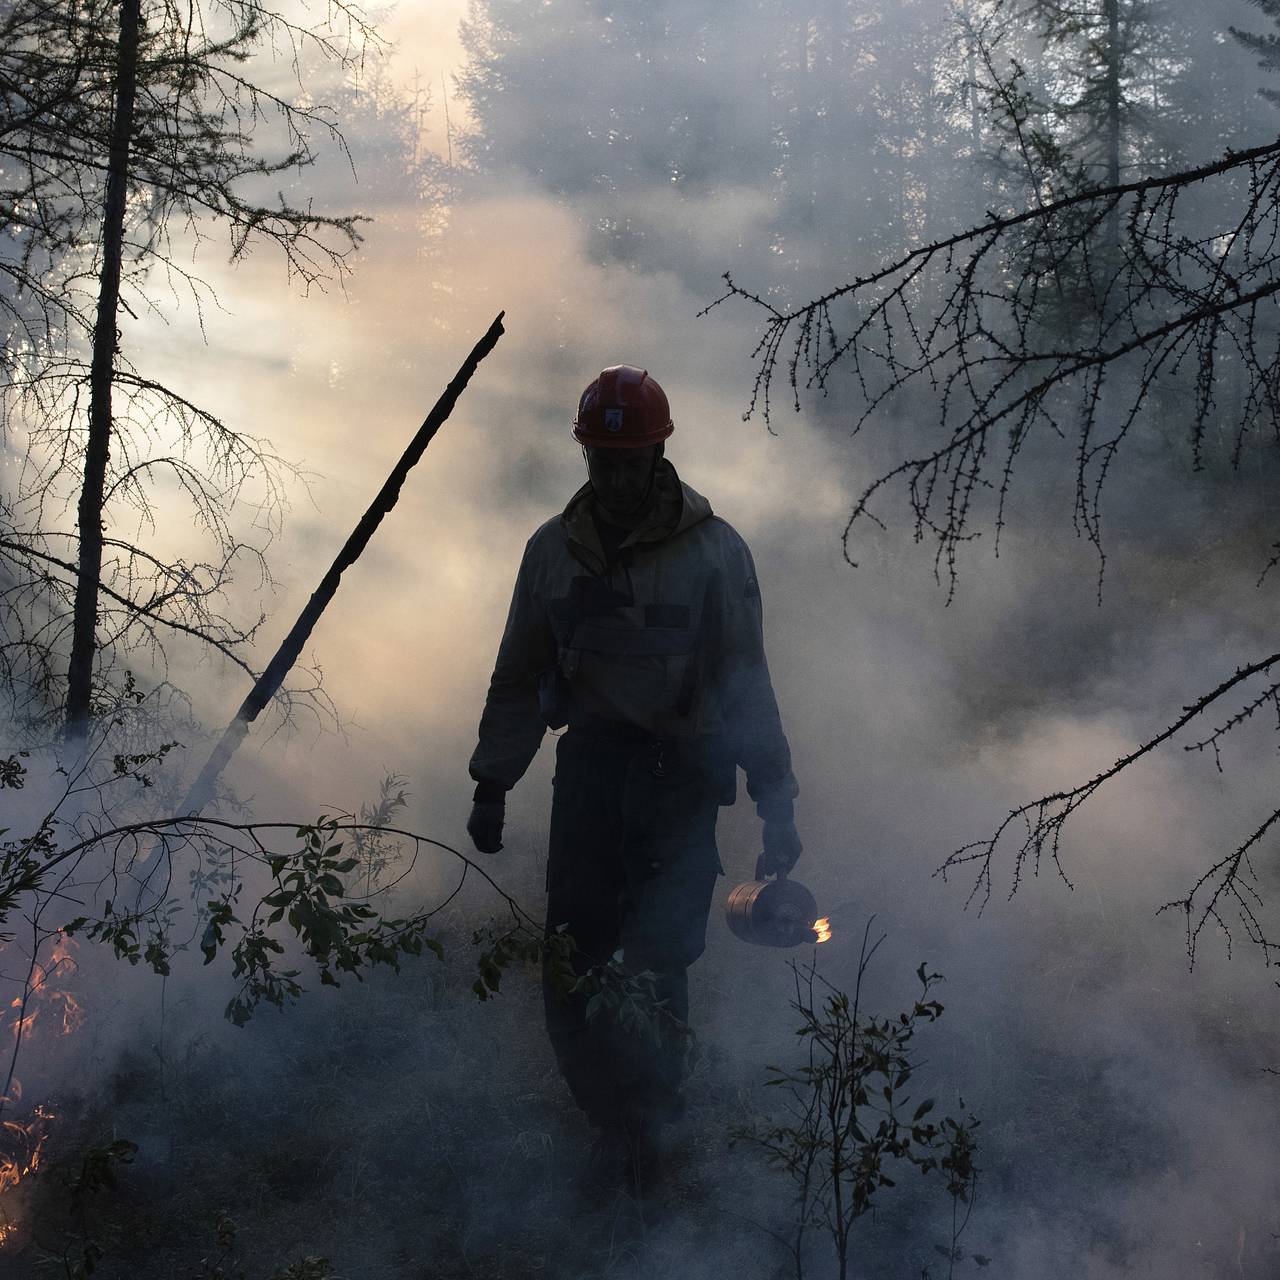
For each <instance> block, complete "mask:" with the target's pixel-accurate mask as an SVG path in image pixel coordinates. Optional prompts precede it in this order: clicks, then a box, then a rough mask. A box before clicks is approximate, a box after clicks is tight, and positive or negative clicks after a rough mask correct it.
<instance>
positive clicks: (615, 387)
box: [573, 364, 675, 449]
mask: <svg viewBox="0 0 1280 1280" xmlns="http://www.w3.org/2000/svg"><path fill="white" fill-rule="evenodd" d="M674 430H675V424H674V423H673V422H672V421H671V408H670V406H669V405H668V404H667V397H666V393H665V392H664V391H663V390H662V388H661V387H660V386H658V384H657V383H656V382H654V380H653V379H652V378H651V377H649V375H648V374H647V373H646V372H645V371H644V370H643V369H637V368H636V367H635V366H634V365H629V364H615V365H613V366H612V367H611V368H608V369H606V370H605V371H604V372H603V373H602V374H601V375H600V376H599V377H598V378H597V379H596V380H595V381H594V382H592V383H591V385H590V386H588V387H587V389H586V390H585V391H584V392H583V393H582V399H581V400H579V401H578V416H577V417H576V418H574V420H573V438H574V439H575V440H576V441H577V442H578V443H579V444H590V445H596V446H597V447H603V448H606V449H640V448H643V447H644V446H645V445H650V444H657V443H658V441H660V440H665V439H666V438H667V437H668V436H669V435H670V434H671V433H672V432H673V431H674Z"/></svg>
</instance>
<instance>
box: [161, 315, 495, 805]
mask: <svg viewBox="0 0 1280 1280" xmlns="http://www.w3.org/2000/svg"><path fill="white" fill-rule="evenodd" d="M505 314H506V313H505V312H499V313H498V317H497V319H496V320H494V322H493V323H492V324H491V325H490V326H489V330H488V332H487V333H486V334H485V335H484V337H483V338H481V339H480V341H479V342H477V343H476V345H475V346H474V347H473V348H472V350H471V354H470V355H469V356H468V357H467V358H466V360H464V361H463V363H462V367H461V368H460V369H459V370H458V372H457V374H456V375H455V376H454V379H453V381H452V382H450V383H449V385H448V386H447V387H446V388H445V390H444V393H443V394H442V395H441V397H440V399H439V400H437V401H436V403H435V407H434V408H433V409H432V410H431V412H430V413H429V414H427V417H426V421H424V422H423V424H422V426H421V427H419V429H418V433H417V435H415V436H414V438H413V440H412V441H411V442H410V444H409V447H408V448H407V449H406V450H405V451H404V454H403V455H402V456H401V458H400V461H399V462H397V463H396V465H395V468H394V469H393V470H392V472H391V474H390V475H389V476H388V477H387V479H386V483H385V484H383V486H382V488H381V489H380V490H379V491H378V496H377V497H376V498H374V500H373V502H372V503H370V505H369V509H368V510H367V511H366V512H365V513H364V515H363V516H362V517H361V519H360V523H359V524H357V525H356V527H355V529H354V530H353V531H352V533H351V536H350V537H349V538H348V539H347V541H346V544H345V545H344V546H343V548H342V550H341V551H339V552H338V555H337V558H336V559H335V560H334V562H333V564H331V565H330V566H329V571H328V572H327V573H326V574H325V575H324V577H323V578H322V579H321V580H320V585H319V586H318V587H317V588H316V589H315V591H314V592H313V593H312V596H311V599H310V600H308V601H307V604H306V607H305V608H304V609H303V610H302V612H301V613H300V614H299V615H298V620H297V621H296V622H295V623H294V624H293V628H292V629H291V630H290V632H289V634H288V635H287V636H286V637H285V638H284V641H283V643H282V644H281V645H280V648H279V649H277V650H276V653H275V657H273V658H272V659H271V661H270V662H269V663H268V664H267V669H266V670H265V671H264V672H263V673H262V675H261V676H260V677H259V678H258V682H257V683H256V684H255V685H254V686H253V688H252V689H251V690H250V691H249V695H248V697H246V698H245V700H244V702H243V703H241V705H240V710H239V711H237V712H236V714H235V718H234V719H233V720H232V721H231V723H230V724H229V725H227V728H226V731H225V732H224V733H223V735H222V738H221V739H220V740H219V742H218V745H217V746H216V747H214V749H213V753H212V754H211V755H210V756H209V759H208V761H207V762H206V764H205V766H204V768H203V769H202V770H201V771H200V776H199V777H198V778H197V779H196V780H195V782H194V783H193V784H192V787H191V790H190V791H189V792H188V793H187V798H186V800H184V801H183V803H182V805H181V806H180V807H179V809H178V813H179V814H182V815H188V814H198V813H199V812H200V811H201V809H203V808H204V806H205V805H206V804H208V803H209V801H210V800H211V799H212V798H213V788H214V784H215V783H216V781H217V779H218V775H219V774H220V773H221V772H222V770H223V769H224V768H225V767H226V765H227V762H228V761H229V760H230V759H231V757H232V756H233V755H234V754H235V751H236V748H237V747H238V746H239V745H240V743H241V741H242V740H243V739H244V737H245V735H246V734H247V733H248V732H249V726H250V724H252V723H253V721H254V720H256V719H257V717H258V713H259V712H260V711H261V710H262V709H263V707H265V706H266V705H267V703H268V702H270V701H271V699H272V697H273V696H274V695H275V693H276V691H277V690H278V689H279V688H280V686H281V684H282V683H283V682H284V678H285V676H286V675H288V673H289V670H290V668H291V667H292V666H293V664H294V663H295V662H296V661H297V660H298V655H299V654H300V653H301V652H302V646H303V645H304V644H306V642H307V638H308V637H309V636H310V635H311V632H312V629H313V628H314V627H315V625H316V623H317V622H318V621H319V620H320V615H321V614H322V613H323V612H324V611H325V608H326V607H327V606H328V604H329V601H330V600H332V599H333V597H334V595H335V594H336V593H337V590H338V582H339V580H340V579H341V578H342V573H343V570H344V569H349V568H350V567H351V566H352V565H353V564H355V562H356V561H357V560H358V559H359V558H360V556H361V553H362V552H363V551H364V549H365V547H367V546H368V545H369V540H370V539H371V538H372V537H373V535H374V532H375V531H376V530H377V528H378V525H379V524H381V523H382V518H383V516H385V515H386V514H387V513H388V512H389V511H390V510H391V509H392V508H393V507H394V506H395V505H396V503H397V501H399V498H400V488H401V486H402V485H403V484H404V481H405V477H406V476H407V475H408V474H409V472H410V471H411V470H412V469H413V467H414V465H415V464H416V463H417V462H418V460H419V459H420V458H421V457H422V455H423V453H424V452H425V451H426V448H427V445H429V444H430V443H431V440H432V437H434V435H435V434H436V432H437V431H439V429H440V428H441V426H443V425H444V422H445V420H446V419H447V418H448V417H449V415H450V414H451V413H452V412H453V406H454V405H455V404H456V403H457V401H458V397H459V396H460V395H461V394H462V392H463V391H464V390H465V389H466V385H467V383H468V382H469V381H470V380H471V375H472V374H473V373H474V372H475V371H476V367H477V366H478V365H479V363H480V361H481V360H483V359H484V358H485V356H487V355H488V354H489V352H491V351H492V350H493V349H494V347H495V346H497V343H498V339H499V338H500V337H502V334H503V332H504V331H503V328H502V317H503V315H505Z"/></svg>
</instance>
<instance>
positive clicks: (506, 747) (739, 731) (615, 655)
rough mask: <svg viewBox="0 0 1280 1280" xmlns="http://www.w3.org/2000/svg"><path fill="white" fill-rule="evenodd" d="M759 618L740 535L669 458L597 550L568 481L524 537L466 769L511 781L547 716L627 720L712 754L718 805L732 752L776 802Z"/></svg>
mask: <svg viewBox="0 0 1280 1280" xmlns="http://www.w3.org/2000/svg"><path fill="white" fill-rule="evenodd" d="M761 624H762V613H761V602H760V588H759V584H758V582H757V580H756V574H755V566H754V564H753V563H752V560H751V553H750V552H749V551H748V550H747V545H746V543H745V542H743V540H742V538H741V537H739V535H738V534H737V533H736V532H735V531H734V529H733V528H732V527H730V526H729V525H728V524H726V523H725V522H724V521H723V520H721V519H719V518H718V517H716V516H714V515H712V513H711V506H710V504H709V503H708V502H707V500H706V499H705V498H704V497H702V495H701V494H699V493H697V492H695V491H694V490H693V489H691V488H690V487H689V486H688V485H686V484H684V483H682V482H681V480H680V479H679V477H678V476H677V475H676V473H675V469H674V468H673V467H672V466H671V464H670V463H669V462H667V461H666V460H665V459H664V460H663V461H662V462H660V463H659V467H658V471H657V473H656V475H655V486H654V499H653V501H651V503H650V506H649V509H648V513H647V515H646V518H645V519H644V520H642V522H641V523H640V525H639V526H638V527H637V528H635V529H634V530H632V531H631V533H630V534H628V536H627V537H626V538H625V539H624V540H623V541H622V544H621V546H620V547H619V548H618V549H617V551H616V553H615V555H614V558H613V560H612V562H609V560H608V558H607V557H606V554H605V551H604V549H603V547H602V545H601V541H600V537H599V534H598V532H597V529H596V524H595V519H594V517H593V515H592V493H591V487H590V485H589V484H588V485H584V486H583V488H582V489H580V490H579V491H578V492H577V493H576V494H575V495H574V496H573V498H572V499H570V501H569V504H568V506H567V507H566V508H565V510H564V512H563V513H562V514H561V515H560V516H557V517H554V518H553V519H551V520H548V521H547V522H546V523H545V524H544V525H542V527H541V528H539V529H538V530H537V532H536V533H535V534H534V535H533V537H532V538H530V539H529V542H528V545H527V546H526V547H525V551H524V558H523V559H522V560H521V562H520V571H519V573H518V574H517V576H516V585H515V592H514V594H513V596H512V600H511V609H510V611H509V613H508V615H507V625H506V629H505V631H504V632H503V636H502V643H501V645H500V646H499V649H498V658H497V662H496V664H495V666H494V672H493V679H492V680H491V682H490V685H489V695H488V698H487V700H486V702H485V708H484V714H483V716H482V717H481V720H480V742H479V745H478V746H477V747H476V750H475V753H474V755H473V756H472V757H471V776H472V777H473V778H474V779H476V781H477V782H485V783H489V784H500V785H501V786H502V787H504V788H509V787H512V786H514V785H515V783H516V782H517V781H518V780H519V779H520V778H521V776H523V774H524V772H525V770H526V769H527V768H528V767H529V763H530V761H531V760H532V759H533V756H534V754H535V752H536V751H537V749H538V744H539V743H540V742H541V741H542V735H543V733H544V732H545V730H546V728H547V727H548V725H550V726H551V727H553V728H558V727H560V725H562V724H568V725H569V726H570V727H571V728H572V727H574V726H597V727H599V726H601V725H605V726H608V725H629V726H632V727H633V728H635V729H637V730H640V731H643V732H644V733H646V734H649V735H652V736H653V737H654V738H657V739H660V740H662V741H667V742H671V743H673V744H675V743H687V744H690V745H692V746H695V747H698V748H703V749H705V752H706V757H707V759H708V760H713V761H718V762H719V763H720V765H721V766H727V769H728V777H727V782H728V786H727V788H725V789H724V790H725V794H724V795H723V796H722V802H723V803H731V802H732V798H733V795H732V791H733V788H732V776H733V766H734V765H741V767H742V768H743V769H744V771H745V772H746V775H747V792H748V794H749V795H750V796H751V798H752V799H753V800H754V801H755V802H756V805H757V808H758V809H759V811H760V813H761V816H767V817H788V816H790V813H791V801H792V799H793V798H794V796H795V795H796V794H797V791H798V788H797V786H796V781H795V778H794V777H793V775H792V772H791V752H790V749H789V747H788V745H787V739H786V736H785V735H784V734H783V732H782V725H781V722H780V720H779V716H778V706H777V702H776V701H775V699H774V694H773V686H772V684H771V683H770V680H769V668H768V665H767V663H766V662H765V655H764V640H763V634H762V625H761Z"/></svg>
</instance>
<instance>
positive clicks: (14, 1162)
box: [0, 1082, 54, 1248]
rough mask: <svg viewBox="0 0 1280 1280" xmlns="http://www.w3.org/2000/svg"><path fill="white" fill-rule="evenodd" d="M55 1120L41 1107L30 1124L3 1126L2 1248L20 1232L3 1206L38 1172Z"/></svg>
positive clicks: (0, 1169)
mask: <svg viewBox="0 0 1280 1280" xmlns="http://www.w3.org/2000/svg"><path fill="white" fill-rule="evenodd" d="M15 1084H16V1082H15ZM20 1093H21V1090H20V1089H15V1090H14V1094H13V1096H12V1097H11V1098H9V1099H6V1101H17V1098H18V1096H19V1094H20ZM53 1118H54V1117H53V1112H52V1111H50V1110H48V1108H46V1107H43V1106H38V1107H36V1109H35V1112H34V1114H33V1117H32V1119H31V1121H30V1123H28V1124H19V1123H18V1122H17V1121H16V1120H5V1121H3V1122H0V1143H2V1145H3V1150H0V1248H3V1247H4V1246H5V1245H6V1244H7V1243H9V1241H11V1240H12V1239H13V1238H14V1236H15V1235H16V1234H17V1230H18V1224H17V1222H16V1221H15V1220H14V1218H13V1217H12V1215H11V1214H10V1212H9V1209H8V1206H7V1205H6V1204H5V1203H4V1199H6V1198H7V1194H6V1193H8V1192H10V1191H12V1190H13V1188H14V1187H16V1186H17V1185H18V1184H19V1183H20V1182H22V1180H23V1179H24V1178H28V1177H30V1176H31V1174H33V1173H35V1171H36V1170H37V1169H39V1167H40V1158H41V1156H42V1154H43V1152H44V1144H45V1140H46V1139H47V1138H48V1136H49V1132H48V1124H49V1121H50V1120H52V1119H53Z"/></svg>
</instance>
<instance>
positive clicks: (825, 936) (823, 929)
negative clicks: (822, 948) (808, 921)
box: [813, 916, 831, 942]
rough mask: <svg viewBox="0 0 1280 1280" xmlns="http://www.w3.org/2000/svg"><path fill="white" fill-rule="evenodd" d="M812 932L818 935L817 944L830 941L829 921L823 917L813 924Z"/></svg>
mask: <svg viewBox="0 0 1280 1280" xmlns="http://www.w3.org/2000/svg"><path fill="white" fill-rule="evenodd" d="M813 931H814V933H816V934H817V935H818V941H819V942H830V941H831V920H830V918H829V917H827V916H823V917H822V919H821V920H815V921H814V922H813Z"/></svg>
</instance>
